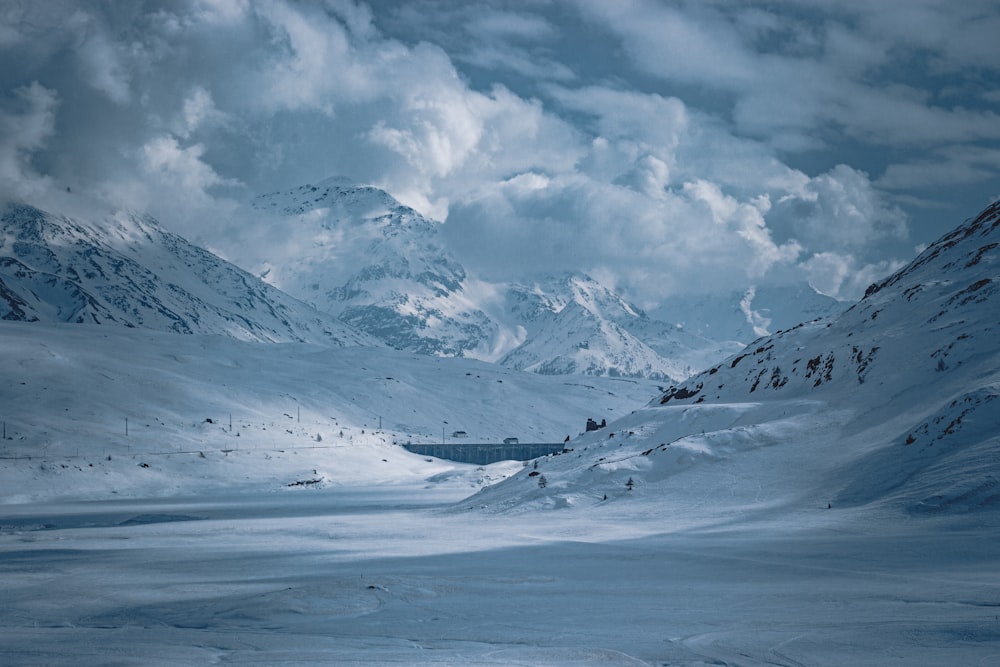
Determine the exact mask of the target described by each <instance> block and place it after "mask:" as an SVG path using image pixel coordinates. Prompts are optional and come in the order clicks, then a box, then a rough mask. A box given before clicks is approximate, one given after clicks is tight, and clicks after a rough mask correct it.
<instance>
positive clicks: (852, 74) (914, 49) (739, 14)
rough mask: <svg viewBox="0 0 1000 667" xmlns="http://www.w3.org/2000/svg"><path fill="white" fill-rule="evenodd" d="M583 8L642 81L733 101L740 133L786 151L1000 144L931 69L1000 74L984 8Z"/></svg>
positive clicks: (972, 102)
mask: <svg viewBox="0 0 1000 667" xmlns="http://www.w3.org/2000/svg"><path fill="white" fill-rule="evenodd" d="M579 6H580V7H581V8H582V9H583V10H584V11H585V12H586V13H587V14H588V15H590V16H591V17H592V18H593V20H594V21H595V22H599V23H600V24H601V25H602V26H604V27H606V29H608V30H610V31H611V32H612V33H614V34H615V35H617V36H618V38H619V39H620V44H621V46H622V48H623V49H624V50H625V51H626V52H627V53H628V54H629V56H630V58H631V60H632V61H633V63H634V64H635V66H636V67H638V68H639V69H641V70H642V71H643V72H645V73H647V74H649V75H652V76H654V77H657V78H660V79H662V80H665V81H670V82H677V83H681V84H685V85H687V86H692V87H695V88H700V89H705V90H709V91H719V92H723V93H725V94H727V95H731V96H732V98H731V99H732V103H731V107H730V111H731V114H732V119H733V121H734V122H735V124H736V127H737V129H738V130H739V131H740V132H742V133H745V134H747V135H750V136H755V137H761V138H765V139H767V140H768V141H769V142H771V143H772V144H773V145H775V146H776V147H779V148H781V149H783V150H792V151H800V150H812V149H815V148H819V147H823V146H825V145H826V144H827V142H826V141H824V139H823V134H824V133H823V132H816V130H817V129H819V128H831V129H833V130H835V131H836V132H837V133H844V134H846V135H847V136H850V137H855V138H858V139H862V140H864V141H866V142H872V143H876V144H885V145H901V146H905V145H909V144H912V143H921V144H925V143H926V142H928V141H931V142H949V141H976V140H981V139H996V138H998V137H1000V117H998V116H997V114H996V113H994V112H993V110H992V109H991V108H990V107H989V106H986V105H984V104H983V103H982V101H981V100H977V99H976V97H975V96H973V95H970V96H969V97H968V98H967V99H963V100H962V102H963V104H959V105H956V104H954V103H953V104H952V105H946V104H944V103H943V100H937V99H935V98H934V91H935V90H936V89H937V88H938V87H939V84H938V82H937V81H936V80H933V78H932V75H929V74H927V73H925V70H926V69H927V67H926V64H927V62H926V61H929V62H930V64H931V69H932V70H936V71H937V72H939V73H948V72H956V71H959V70H960V69H961V68H963V67H970V66H972V67H976V68H979V69H980V70H981V71H983V72H985V73H988V74H989V75H990V76H993V77H995V76H996V74H997V72H998V71H1000V46H998V45H997V44H998V42H997V40H995V39H991V38H989V37H988V36H987V35H988V33H989V31H990V29H991V28H992V29H998V28H1000V24H998V19H997V16H996V12H995V6H993V8H992V11H991V9H990V7H991V3H989V2H986V1H981V2H972V3H968V5H963V8H962V9H961V10H959V11H953V10H954V3H950V2H944V1H940V0H935V1H931V0H925V1H922V2H917V3H904V4H903V5H900V4H899V3H896V2H879V3H838V4H837V5H830V6H828V7H827V6H821V5H795V4H792V5H790V6H787V7H783V8H782V7H780V6H775V5H773V4H764V3H762V4H761V6H760V7H757V8H753V7H750V8H744V9H743V10H734V8H733V7H732V5H731V3H723V2H706V3H697V5H684V6H680V7H674V6H666V5H662V4H660V3H655V2H648V1H643V0H631V1H629V2H618V3H613V4H609V3H605V2H600V1H599V0H580V2H579ZM780 9H784V10H786V11H784V12H783V13H780V14H779V13H778V12H779V10H780ZM907 27H908V28H911V29H906V28H907ZM971 44H974V46H971Z"/></svg>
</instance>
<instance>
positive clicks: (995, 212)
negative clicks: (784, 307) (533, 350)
mask: <svg viewBox="0 0 1000 667" xmlns="http://www.w3.org/2000/svg"><path fill="white" fill-rule="evenodd" d="M998 233H1000V205H994V206H993V207H991V208H988V209H987V210H986V211H984V212H983V213H982V214H980V215H979V216H977V217H975V218H971V219H970V220H968V221H966V223H964V224H963V225H962V226H960V227H959V228H957V229H956V230H955V231H954V232H952V233H951V234H949V235H946V236H945V237H943V238H942V239H940V240H939V241H938V242H937V243H935V244H933V245H931V246H930V247H929V248H927V249H926V250H925V251H924V253H922V254H921V255H920V256H919V257H918V258H917V259H916V260H915V261H914V262H913V263H912V264H911V265H909V266H908V267H905V268H903V269H902V270H900V271H898V272H896V273H895V274H893V275H892V276H889V277H888V278H886V279H884V280H883V281H881V282H879V283H877V284H876V285H873V287H872V288H871V289H869V292H868V294H867V295H866V297H865V298H864V299H862V300H861V301H860V302H858V303H857V304H856V305H855V306H853V307H852V308H850V309H848V310H847V311H846V312H844V313H843V314H841V315H839V316H837V317H834V318H831V319H827V320H821V321H817V322H811V323H806V324H803V325H801V326H797V327H793V328H791V329H789V330H787V331H781V332H776V333H774V334H773V335H771V336H767V337H764V338H761V339H759V340H757V341H755V343H754V344H753V345H751V346H750V347H748V348H747V349H745V350H743V351H742V352H740V353H739V354H736V355H733V356H731V357H729V358H728V359H726V360H725V361H723V362H720V363H716V364H715V365H713V366H712V367H711V368H708V369H706V370H704V371H703V372H702V373H699V374H696V375H694V376H692V377H690V378H689V379H687V380H685V381H683V382H680V383H678V384H675V385H673V386H664V385H663V384H662V383H657V382H654V381H650V380H642V379H625V378H607V377H593V376H579V375H539V374H534V373H525V372H521V371H516V370H512V369H508V368H504V367H501V366H498V365H495V364H490V363H486V362H482V361H475V360H471V359H462V358H440V357H429V356H422V355H419V354H415V353H413V352H404V351H399V350H393V349H389V348H386V347H362V346H358V345H350V346H340V347H331V346H329V345H325V344H324V345H321V344H316V343H309V342H283V343H275V342H265V341H254V340H250V341H241V340H237V339H236V338H234V337H233V336H231V335H205V334H189V335H182V334H178V333H168V332H162V331H151V330H142V329H137V328H129V327H120V326H97V325H80V324H44V323H40V322H4V323H0V340H2V343H3V344H2V346H0V367H2V368H4V377H5V378H6V379H8V381H6V382H5V383H4V385H3V387H2V389H0V391H2V405H3V413H4V414H3V420H4V429H5V438H6V439H5V440H3V441H2V447H0V498H2V505H0V572H2V573H3V577H2V578H0V591H2V598H3V600H4V605H3V606H2V609H0V639H2V642H0V651H2V653H0V655H2V657H3V663H4V664H5V665H6V664H11V665H34V664H47V665H60V664H66V665H69V664H74V665H78V664H95V665H97V664H119V665H146V664H164V665H175V664H176V665H180V664H213V663H214V664H262V665H264V664H267V665H274V664H279V665H280V664H286V665H302V664H376V665H377V664H408V665H409V664H412V665H423V664H451V665H500V664H525V665H588V664H591V665H597V664H602V665H608V664H612V665H707V664H732V665H761V664H777V665H842V664H852V665H886V664H899V665H913V664H921V665H936V664H941V665H945V664H948V665H950V664H968V665H989V664H995V663H996V662H997V660H998V659H1000V621H998V619H997V613H996V612H997V609H998V605H1000V584H998V582H1000V565H998V563H1000V541H998V540H997V538H996V535H997V530H998V528H1000V514H998V512H997V509H998V508H1000V502H998V501H1000V485H998V483H997V476H996V452H997V447H998V444H1000V422H998V419H997V412H996V409H995V405H996V404H995V397H996V396H997V395H998V392H997V389H996V388H997V386H1000V349H998V348H997V345H996V336H995V327H996V323H997V315H996V314H997V306H996V304H997V301H996V299H997V294H998V292H997V291H996V289H995V286H996V284H997V267H998V266H1000V256H998V254H997V252H996V249H997V248H998V247H1000V246H998V242H997V240H996V235H997V234H998ZM587 418H595V419H597V420H600V419H605V420H606V421H607V422H608V423H607V426H606V427H605V428H600V429H598V430H595V431H590V432H585V433H584V432H582V431H583V430H584V423H585V420H586V419H587ZM230 420H231V421H230ZM458 431H462V432H465V433H466V434H467V435H468V436H469V438H470V441H499V440H501V439H503V438H505V437H520V438H522V439H525V440H540V441H555V442H559V441H562V440H563V439H564V438H565V437H566V436H567V435H568V436H570V440H569V441H568V442H566V443H565V448H564V451H563V452H562V453H560V454H557V455H551V456H547V457H544V458H541V459H537V460H536V461H534V462H531V463H528V464H522V463H520V462H503V463H497V464H493V465H489V466H472V465H464V464H458V463H453V462H448V461H443V460H438V459H433V458H427V457H422V456H417V455H414V454H411V453H409V452H407V451H406V450H404V449H403V448H402V447H401V446H400V443H402V442H405V441H407V440H409V441H413V442H418V441H423V442H431V441H434V440H437V439H439V438H443V439H449V438H453V437H455V436H454V433H455V432H458Z"/></svg>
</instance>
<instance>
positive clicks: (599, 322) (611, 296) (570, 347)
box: [499, 273, 727, 380]
mask: <svg viewBox="0 0 1000 667" xmlns="http://www.w3.org/2000/svg"><path fill="white" fill-rule="evenodd" d="M506 298H507V307H506V309H505V312H504V315H505V316H506V317H507V319H508V322H509V325H508V326H510V327H517V328H518V329H519V330H521V331H523V332H524V341H523V342H522V343H521V344H520V345H519V346H518V347H516V348H515V349H513V350H511V351H510V352H508V353H507V354H506V355H504V356H503V357H502V358H501V359H500V360H499V363H500V364H502V365H504V366H507V367H509V368H516V369H521V370H528V371H533V372H536V373H544V374H572V373H580V374H586V375H607V376H612V377H614V376H627V377H649V378H657V379H673V380H679V379H682V378H686V377H688V376H689V375H691V374H692V373H693V372H694V371H695V370H697V369H700V368H704V367H705V366H707V365H709V364H710V363H712V362H713V361H715V360H717V359H719V358H721V357H723V356H725V354H724V353H723V352H722V350H725V349H727V345H726V344H725V343H722V344H721V345H720V344H718V343H716V342H715V341H710V340H708V339H705V338H703V337H700V336H697V335H691V334H688V333H687V332H685V331H684V330H683V329H681V328H678V327H677V326H674V325H670V324H667V323H665V322H660V321H656V320H651V319H650V318H649V317H648V316H647V315H646V313H644V312H643V311H642V310H640V309H639V308H637V307H635V306H633V305H632V304H630V303H628V302H627V301H625V300H624V299H623V298H622V297H621V296H619V295H618V294H616V293H615V292H613V291H612V290H610V289H608V288H607V287H605V286H604V285H602V284H601V283H599V282H597V281H596V280H594V279H593V278H591V277H590V276H588V275H586V274H582V273H575V274H564V275H561V276H544V277H541V278H539V279H538V280H536V281H534V282H531V283H514V284H510V285H508V286H507V289H506ZM701 362H704V363H701Z"/></svg>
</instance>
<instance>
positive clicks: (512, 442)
mask: <svg viewBox="0 0 1000 667" xmlns="http://www.w3.org/2000/svg"><path fill="white" fill-rule="evenodd" d="M503 444H505V445H516V444H517V438H504V439H503Z"/></svg>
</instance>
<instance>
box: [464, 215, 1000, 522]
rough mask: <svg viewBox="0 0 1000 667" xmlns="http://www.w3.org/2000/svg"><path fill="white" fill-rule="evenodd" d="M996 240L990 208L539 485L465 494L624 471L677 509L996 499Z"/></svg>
mask: <svg viewBox="0 0 1000 667" xmlns="http://www.w3.org/2000/svg"><path fill="white" fill-rule="evenodd" d="M998 248H1000V203H996V204H994V205H992V206H990V207H989V208H987V209H986V210H985V211H983V212H982V213H981V214H980V215H979V216H977V217H976V218H974V219H970V220H968V221H966V222H965V223H964V224H963V225H961V226H960V227H959V228H957V229H956V230H955V231H954V232H952V233H950V234H948V235H946V236H945V237H943V238H942V239H940V240H938V241H937V242H936V243H934V244H933V245H931V246H930V247H929V248H927V249H926V250H925V251H924V252H923V253H922V254H921V255H920V256H919V257H917V258H916V259H915V260H914V261H913V262H912V263H911V264H910V265H909V266H907V267H905V268H903V269H902V270H900V271H898V272H897V273H895V274H893V275H892V276H890V277H888V278H886V279H885V280H883V281H881V282H879V283H877V284H874V285H872V286H871V287H870V288H869V289H868V290H867V293H866V295H865V297H864V298H863V299H861V301H860V302H858V303H856V304H855V305H853V306H852V307H851V308H849V309H848V310H846V311H845V312H843V313H842V314H841V315H839V316H836V317H832V318H828V319H824V320H819V321H815V322H810V323H806V324H801V325H798V326H795V327H793V328H791V329H789V330H787V331H783V332H777V333H775V334H773V335H770V336H767V337H763V338H761V339H759V340H757V341H755V342H754V343H753V344H752V345H751V346H749V347H747V348H746V349H745V350H743V351H742V352H740V353H739V354H737V355H735V356H732V357H731V358H729V359H727V360H726V361H724V362H723V363H720V364H717V365H715V366H713V367H712V368H709V369H708V370H706V371H704V372H702V373H700V374H698V375H696V376H694V377H691V378H689V379H688V380H686V381H685V382H683V383H680V384H678V385H676V386H673V387H671V388H670V389H669V390H668V391H667V392H665V393H664V394H663V395H662V396H661V397H659V398H657V399H656V400H655V401H654V402H653V403H651V404H650V406H649V407H647V408H645V409H643V410H640V411H637V412H636V413H635V414H632V415H629V416H628V417H626V418H624V419H623V420H620V421H619V422H617V423H614V424H611V425H609V427H608V429H607V431H606V432H604V431H601V432H597V433H595V434H588V435H585V436H583V437H581V438H580V440H579V441H578V442H577V443H575V446H574V449H575V451H576V452H577V453H576V454H572V455H567V456H556V457H551V458H549V459H547V460H545V461H544V463H543V465H540V466H539V468H538V471H541V473H544V475H545V476H546V477H547V480H548V485H547V486H546V488H545V489H534V490H533V491H532V492H531V493H526V491H527V490H529V489H531V488H532V487H531V481H532V480H529V479H526V477H527V475H528V474H529V473H527V472H525V473H523V474H521V475H518V476H517V477H516V478H513V479H511V480H509V481H507V482H505V483H503V484H501V485H500V486H499V487H497V488H495V489H490V490H487V491H485V492H484V493H483V494H480V496H477V497H476V499H475V502H476V503H492V504H493V506H495V507H498V508H504V507H511V506H513V505H518V504H523V503H525V502H538V503H543V504H549V505H553V504H555V505H556V506H558V505H560V504H567V503H569V504H573V503H585V502H600V501H601V499H602V498H611V499H615V498H620V497H624V496H627V495H628V494H629V493H631V491H630V490H628V489H626V487H625V483H626V481H627V478H631V479H632V481H633V484H632V485H630V487H631V488H632V489H636V488H649V489H656V492H658V493H662V494H664V496H665V497H666V498H671V499H673V500H674V501H675V502H677V503H679V505H678V506H684V505H687V504H690V503H693V502H694V503H696V502H698V500H697V499H698V498H704V497H705V496H707V495H711V494H722V496H724V497H726V498H731V499H732V505H733V507H734V508H735V507H739V508H741V509H740V510H739V511H740V512H744V511H749V510H750V508H753V507H760V506H763V505H769V506H776V505H781V506H785V507H788V508H797V509H799V510H802V509H803V508H812V509H816V508H824V509H825V508H826V507H827V506H831V507H836V508H838V509H840V508H845V507H866V508H871V507H882V508H883V509H885V508H894V509H895V510H903V511H906V512H910V513H914V512H917V513H928V512H932V513H933V512H946V511H948V512H954V511H970V510H980V509H983V508H998V507H1000V473H998V471H997V468H996V460H997V458H996V457H997V453H998V451H1000V410H998V406H1000V401H998V399H1000V344H998V341H1000V336H998V331H1000V250H998ZM584 450H586V451H585V452H584ZM536 472H537V471H536ZM803 511H804V510H803Z"/></svg>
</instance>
